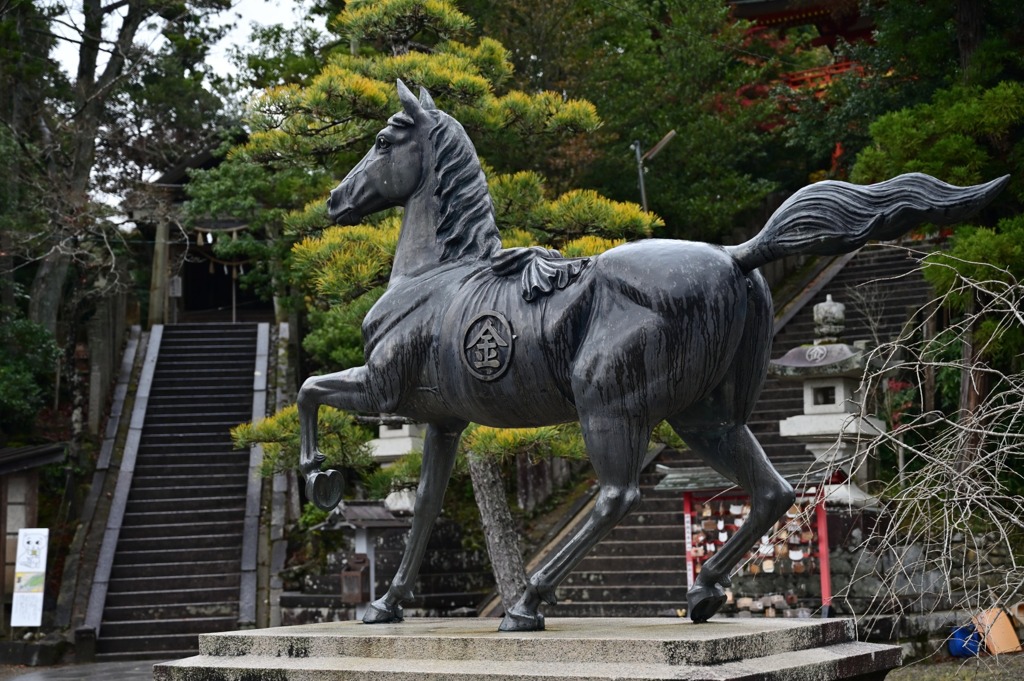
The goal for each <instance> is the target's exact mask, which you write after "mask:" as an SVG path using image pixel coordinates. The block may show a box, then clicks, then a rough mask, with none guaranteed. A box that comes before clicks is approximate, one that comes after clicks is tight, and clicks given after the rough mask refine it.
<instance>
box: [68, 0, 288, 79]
mask: <svg viewBox="0 0 1024 681" xmlns="http://www.w3.org/2000/svg"><path fill="white" fill-rule="evenodd" d="M51 4H53V5H56V6H60V7H64V8H70V9H68V10H67V14H66V15H65V16H66V20H67V21H69V22H71V23H74V24H75V25H80V24H81V14H80V13H79V12H78V11H76V10H77V7H78V6H79V3H77V2H69V1H67V0H52V2H51ZM304 14H305V3H303V2H295V1H289V0H236V1H235V2H234V3H233V4H232V9H231V10H229V11H228V12H224V13H223V16H222V18H221V21H222V22H226V23H230V22H234V23H235V24H236V25H235V27H234V28H233V29H232V30H231V31H230V32H229V33H228V35H227V36H226V37H225V38H224V39H223V40H221V41H220V43H218V45H217V46H216V47H214V48H213V50H212V51H211V57H210V63H211V65H213V67H214V68H215V70H216V71H217V72H218V73H220V74H221V75H227V74H228V73H229V72H230V71H231V63H230V62H229V60H228V58H227V55H228V51H229V50H230V48H231V47H232V46H234V45H243V44H245V43H246V42H247V40H248V38H249V31H250V28H251V26H252V24H253V23H257V24H261V25H263V26H270V25H272V24H285V25H287V26H293V25H295V24H296V23H298V21H299V19H300V18H301V17H302V16H303V15H304ZM65 31H66V34H67V35H68V36H72V35H74V34H73V32H72V31H71V29H67V28H66V29H65ZM147 39H148V40H153V41H155V40H159V39H160V38H159V35H158V34H153V33H150V34H148V36H147V35H145V34H143V35H140V36H139V37H138V39H137V40H138V41H145V40H147ZM77 47H78V46H77V45H76V44H75V43H73V42H69V41H60V42H58V44H57V47H56V49H55V50H54V57H55V58H56V59H57V61H58V62H60V63H61V64H62V65H63V67H64V70H65V71H67V72H68V73H74V72H75V70H76V69H77V65H78V61H77Z"/></svg>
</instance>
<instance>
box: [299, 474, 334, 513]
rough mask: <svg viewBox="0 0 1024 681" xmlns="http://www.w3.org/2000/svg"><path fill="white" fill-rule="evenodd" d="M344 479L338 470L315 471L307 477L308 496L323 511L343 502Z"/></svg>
mask: <svg viewBox="0 0 1024 681" xmlns="http://www.w3.org/2000/svg"><path fill="white" fill-rule="evenodd" d="M342 487H343V480H342V477H341V473H339V472H338V471H333V470H331V471H314V472H313V473H310V474H309V477H308V478H306V497H307V498H308V499H309V500H310V501H312V502H313V503H314V504H316V506H317V508H319V509H321V510H323V511H333V510H334V509H335V507H337V505H338V504H339V503H341V493H342Z"/></svg>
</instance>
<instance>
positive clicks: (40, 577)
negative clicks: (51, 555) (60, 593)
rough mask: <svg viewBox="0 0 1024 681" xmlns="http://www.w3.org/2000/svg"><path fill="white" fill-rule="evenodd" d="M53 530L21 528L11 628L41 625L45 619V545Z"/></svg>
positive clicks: (15, 564)
mask: <svg viewBox="0 0 1024 681" xmlns="http://www.w3.org/2000/svg"><path fill="white" fill-rule="evenodd" d="M49 541H50V530H48V529H46V528H22V529H20V530H18V553H17V558H16V559H15V562H14V598H13V601H12V603H11V626H12V627H38V626H39V625H41V624H42V622H43V586H44V584H45V583H46V547H47V545H48V543H49Z"/></svg>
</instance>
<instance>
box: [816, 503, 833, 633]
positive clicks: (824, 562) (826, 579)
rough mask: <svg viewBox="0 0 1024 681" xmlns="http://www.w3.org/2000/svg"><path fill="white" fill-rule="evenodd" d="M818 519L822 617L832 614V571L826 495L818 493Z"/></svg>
mask: <svg viewBox="0 0 1024 681" xmlns="http://www.w3.org/2000/svg"><path fill="white" fill-rule="evenodd" d="M814 513H815V515H817V517H818V569H819V570H820V571H821V616H822V617H829V616H830V615H831V614H832V569H831V567H830V565H829V557H828V516H826V515H825V494H824V493H823V491H822V492H819V493H818V503H817V504H816V505H815V507H814Z"/></svg>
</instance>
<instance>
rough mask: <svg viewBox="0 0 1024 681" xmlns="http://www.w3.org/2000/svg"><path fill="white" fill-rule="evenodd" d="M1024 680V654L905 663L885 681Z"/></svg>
mask: <svg viewBox="0 0 1024 681" xmlns="http://www.w3.org/2000/svg"><path fill="white" fill-rule="evenodd" d="M1019 679H1024V654H1022V653H1013V654H1010V655H1000V656H998V657H979V658H971V659H969V660H964V661H957V662H943V663H940V664H928V663H927V662H921V663H918V664H911V665H906V666H905V667H903V668H902V669H897V670H896V671H894V672H890V673H889V676H887V677H886V679H885V681H1018V680H1019Z"/></svg>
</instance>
